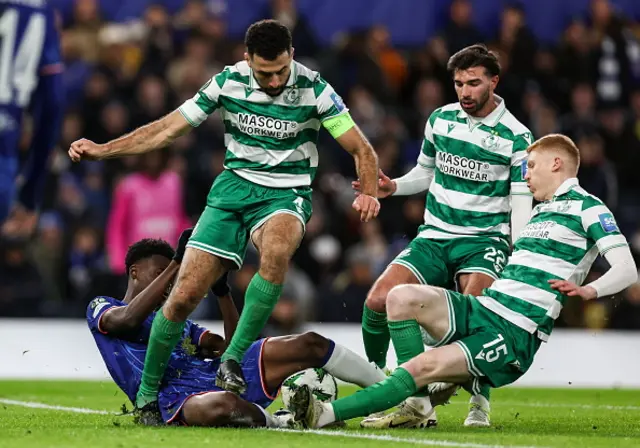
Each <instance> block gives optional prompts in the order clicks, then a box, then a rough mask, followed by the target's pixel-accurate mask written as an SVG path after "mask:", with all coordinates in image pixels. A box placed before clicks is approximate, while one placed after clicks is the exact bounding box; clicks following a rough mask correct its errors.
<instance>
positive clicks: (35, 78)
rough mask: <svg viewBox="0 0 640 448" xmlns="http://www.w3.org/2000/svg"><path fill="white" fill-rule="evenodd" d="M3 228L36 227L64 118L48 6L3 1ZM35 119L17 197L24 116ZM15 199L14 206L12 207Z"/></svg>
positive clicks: (0, 12) (0, 201)
mask: <svg viewBox="0 0 640 448" xmlns="http://www.w3.org/2000/svg"><path fill="white" fill-rule="evenodd" d="M0 29H1V31H0V34H2V46H1V47H0V60H2V63H1V64H2V65H1V66H2V72H1V74H0V81H1V82H0V226H2V224H3V222H4V221H5V219H6V218H7V217H9V219H8V220H7V222H6V223H5V225H4V226H3V227H4V228H3V229H2V230H3V231H4V232H6V233H8V234H10V235H21V234H29V233H31V231H32V230H33V229H34V227H35V225H36V223H37V218H36V212H37V211H38V208H39V207H40V202H41V199H42V192H43V189H44V185H45V181H46V179H47V161H48V159H49V153H50V152H51V150H53V147H54V146H55V144H56V141H57V139H58V133H59V131H60V123H61V121H62V116H63V114H64V91H65V89H64V85H63V82H62V71H63V64H62V57H61V54H60V39H59V36H58V30H57V29H56V20H55V13H54V10H53V6H51V5H50V4H47V2H25V1H22V0H3V1H2V2H0ZM27 113H28V114H30V115H31V118H32V119H33V131H32V133H31V135H32V139H31V148H30V150H29V160H28V161H27V163H26V165H25V170H24V171H23V173H22V176H23V177H24V183H23V184H22V187H21V188H20V192H19V194H18V195H17V198H16V194H15V190H16V177H17V176H18V167H19V165H20V148H19V143H20V138H21V135H22V123H23V122H24V119H23V118H24V116H25V115H26V114H27ZM14 199H17V202H16V204H15V205H14V204H13V201H14Z"/></svg>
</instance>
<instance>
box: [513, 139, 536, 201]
mask: <svg viewBox="0 0 640 448" xmlns="http://www.w3.org/2000/svg"><path fill="white" fill-rule="evenodd" d="M532 140H533V137H532V136H531V132H525V133H524V134H520V135H517V136H516V139H515V141H514V142H513V152H512V153H511V194H512V195H526V196H531V191H529V188H528V187H527V181H526V180H525V179H524V177H525V176H526V175H527V160H528V154H527V148H528V147H529V146H530V145H531V143H532Z"/></svg>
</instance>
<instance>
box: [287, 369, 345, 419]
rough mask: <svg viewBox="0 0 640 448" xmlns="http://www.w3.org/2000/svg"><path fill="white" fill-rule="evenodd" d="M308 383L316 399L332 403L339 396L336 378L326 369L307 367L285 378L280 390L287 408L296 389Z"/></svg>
mask: <svg viewBox="0 0 640 448" xmlns="http://www.w3.org/2000/svg"><path fill="white" fill-rule="evenodd" d="M303 385H306V386H308V387H309V389H311V393H312V394H313V396H314V397H316V399H318V400H319V401H321V402H323V403H330V402H332V401H335V400H336V399H337V398H338V384H337V383H336V379H335V378H334V377H333V375H331V374H330V373H328V372H327V371H326V370H324V369H320V368H316V369H307V370H303V371H301V372H298V373H294V374H293V375H291V376H290V377H289V378H287V379H286V380H284V382H283V383H282V387H281V388H280V392H281V393H282V401H283V403H284V406H285V408H287V409H289V403H290V400H291V397H292V396H293V394H294V392H295V391H296V389H298V388H299V387H300V386H303Z"/></svg>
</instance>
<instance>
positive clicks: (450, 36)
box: [442, 0, 483, 54]
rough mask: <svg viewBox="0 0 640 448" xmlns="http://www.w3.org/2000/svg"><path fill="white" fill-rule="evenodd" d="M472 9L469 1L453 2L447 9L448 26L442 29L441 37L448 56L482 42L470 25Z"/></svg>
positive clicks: (473, 27)
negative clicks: (445, 44) (445, 45)
mask: <svg viewBox="0 0 640 448" xmlns="http://www.w3.org/2000/svg"><path fill="white" fill-rule="evenodd" d="M472 17H473V7H472V6H471V2H470V1H469V0H453V2H451V6H450V8H449V24H448V25H447V27H446V28H445V29H444V31H443V33H442V37H443V38H444V40H445V42H446V43H447V51H448V52H449V54H454V53H455V52H457V51H459V50H461V49H463V48H464V47H468V46H469V45H473V44H477V43H478V42H482V40H483V39H482V36H481V35H480V32H479V31H478V29H477V28H476V27H475V26H474V25H473V23H471V19H472Z"/></svg>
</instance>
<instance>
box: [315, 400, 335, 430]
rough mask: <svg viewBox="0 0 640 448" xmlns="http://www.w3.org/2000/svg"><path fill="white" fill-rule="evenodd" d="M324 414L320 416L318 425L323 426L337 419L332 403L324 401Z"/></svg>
mask: <svg viewBox="0 0 640 448" xmlns="http://www.w3.org/2000/svg"><path fill="white" fill-rule="evenodd" d="M322 408H323V409H322V414H320V417H319V418H318V423H317V427H318V428H322V427H323V426H327V425H329V424H331V423H333V422H335V421H336V414H335V412H333V406H331V403H322Z"/></svg>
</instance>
